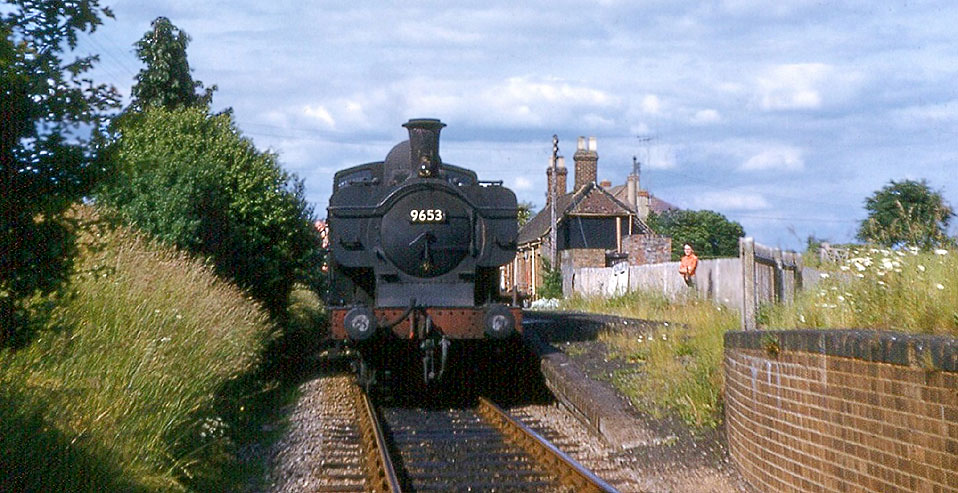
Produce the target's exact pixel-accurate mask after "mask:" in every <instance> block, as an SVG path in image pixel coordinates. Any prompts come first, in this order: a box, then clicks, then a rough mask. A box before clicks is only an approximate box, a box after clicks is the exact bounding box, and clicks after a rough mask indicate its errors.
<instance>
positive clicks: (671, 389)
mask: <svg viewBox="0 0 958 493" xmlns="http://www.w3.org/2000/svg"><path fill="white" fill-rule="evenodd" d="M562 307H563V308H565V309H571V310H581V311H588V312H593V313H607V314H614V315H620V316H625V317H633V318H640V319H645V320H656V321H662V322H663V325H662V327H661V328H660V329H658V330H656V331H654V332H652V333H650V334H647V335H640V336H637V335H635V334H634V333H633V334H628V333H620V332H607V333H602V334H600V336H599V337H600V340H602V341H603V342H605V343H606V344H607V345H608V347H609V349H610V356H611V357H615V358H622V359H625V360H627V361H630V362H635V363H642V366H641V368H640V370H639V371H638V372H621V373H618V374H616V375H615V376H614V377H613V385H615V386H616V387H617V388H618V389H619V390H620V391H621V392H622V393H624V394H625V395H627V396H629V397H630V398H631V399H632V401H633V403H635V405H636V406H637V407H638V408H639V409H643V410H645V411H646V412H649V413H650V414H652V415H655V416H661V415H663V414H664V413H667V412H675V413H677V414H678V415H679V416H680V417H681V418H682V420H683V421H684V422H685V423H686V424H688V425H689V426H691V427H693V428H698V429H701V428H710V427H715V426H717V425H718V424H719V423H720V422H721V420H722V391H723V386H724V376H723V374H722V370H721V368H722V365H721V364H722V357H723V335H724V334H725V332H727V331H729V330H735V329H737V328H738V325H739V315H738V313H737V312H735V311H730V310H728V309H727V308H725V307H723V306H720V305H715V304H712V303H711V302H709V301H706V300H702V299H699V298H696V297H688V298H685V299H682V300H680V301H671V300H669V299H668V298H667V297H666V296H664V295H662V294H659V293H651V292H633V293H628V294H625V295H623V296H617V297H614V298H608V299H603V298H573V299H570V300H566V301H565V302H563V304H562Z"/></svg>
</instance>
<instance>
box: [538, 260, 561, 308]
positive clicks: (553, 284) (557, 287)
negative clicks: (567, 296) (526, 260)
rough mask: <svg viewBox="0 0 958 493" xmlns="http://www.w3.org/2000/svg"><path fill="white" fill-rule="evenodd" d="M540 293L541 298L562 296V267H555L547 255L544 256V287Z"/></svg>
mask: <svg viewBox="0 0 958 493" xmlns="http://www.w3.org/2000/svg"><path fill="white" fill-rule="evenodd" d="M538 294H539V297H540V298H555V299H561V298H562V269H560V268H558V267H557V268H555V269H553V268H552V263H551V262H549V259H547V258H545V257H542V287H540V288H539V293H538Z"/></svg>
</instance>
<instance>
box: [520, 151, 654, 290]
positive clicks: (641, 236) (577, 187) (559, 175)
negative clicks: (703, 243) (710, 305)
mask: <svg viewBox="0 0 958 493" xmlns="http://www.w3.org/2000/svg"><path fill="white" fill-rule="evenodd" d="M573 160H574V162H575V182H574V184H573V187H572V191H571V192H568V191H567V186H566V177H567V176H568V170H567V169H566V167H565V159H564V158H562V157H559V158H558V159H557V160H556V163H555V166H552V164H553V163H552V162H551V159H550V163H549V166H548V167H547V168H546V178H547V179H546V182H547V185H546V186H547V189H546V206H545V207H543V209H542V210H541V211H539V213H538V214H536V215H535V216H534V217H533V218H532V219H530V220H529V222H528V223H526V224H525V225H524V226H523V227H522V228H521V229H520V230H519V237H518V241H517V253H516V258H515V260H513V262H512V263H511V264H508V265H506V266H504V267H503V269H502V288H503V290H506V291H513V290H515V291H516V292H517V293H518V294H521V295H522V296H531V297H535V296H536V293H537V291H538V290H539V288H540V287H541V286H542V279H543V274H544V273H545V266H546V265H548V264H549V263H550V262H549V261H550V260H551V257H552V248H551V237H552V234H551V232H552V207H551V205H552V201H551V200H552V199H551V194H550V193H549V189H550V188H551V187H552V185H553V180H555V187H556V199H555V217H556V256H557V257H558V263H559V267H561V269H562V270H563V272H568V271H571V270H572V269H575V268H578V267H608V266H612V265H614V264H617V263H621V262H627V263H628V264H631V265H642V264H647V263H657V262H667V261H669V259H670V252H671V246H672V243H671V238H668V237H663V236H659V235H656V234H655V233H654V232H653V231H652V230H651V229H650V228H649V226H648V225H647V224H646V223H645V221H644V218H643V212H644V216H646V217H647V216H648V204H649V203H650V202H649V201H648V194H647V193H646V194H645V195H644V197H645V198H646V199H645V202H642V201H641V198H642V197H643V196H642V195H640V194H639V193H638V192H639V188H638V177H637V176H636V177H634V180H632V177H630V180H632V181H630V182H629V183H634V186H632V185H628V186H625V187H624V188H625V190H626V191H625V192H624V195H625V200H623V199H622V198H620V197H617V196H616V195H615V194H614V193H613V192H612V191H611V190H612V187H610V186H608V185H609V184H608V183H607V182H604V183H603V184H602V185H600V184H599V183H597V182H596V176H597V172H598V161H599V155H598V152H597V151H596V140H595V137H590V138H589V139H588V141H587V140H586V139H585V137H579V141H578V145H577V149H576V152H575V155H574V156H573ZM553 169H554V170H555V171H554V172H553ZM553 174H555V176H553ZM604 185H605V186H604ZM630 197H631V199H630ZM643 203H644V204H646V205H645V206H643V205H642V204H643ZM643 207H644V209H643Z"/></svg>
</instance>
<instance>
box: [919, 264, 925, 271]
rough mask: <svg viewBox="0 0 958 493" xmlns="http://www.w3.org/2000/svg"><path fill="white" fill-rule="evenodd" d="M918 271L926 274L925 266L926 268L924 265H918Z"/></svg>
mask: <svg viewBox="0 0 958 493" xmlns="http://www.w3.org/2000/svg"><path fill="white" fill-rule="evenodd" d="M918 270H919V271H921V272H925V266H924V265H921V264H918Z"/></svg>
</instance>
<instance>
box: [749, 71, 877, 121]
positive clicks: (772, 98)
mask: <svg viewBox="0 0 958 493" xmlns="http://www.w3.org/2000/svg"><path fill="white" fill-rule="evenodd" d="M863 79H864V77H863V76H862V75H861V74H859V73H858V72H856V71H854V70H847V69H843V68H840V67H836V66H834V65H828V64H824V63H795V64H784V65H776V66H774V67H772V68H770V69H767V70H766V71H765V72H764V73H763V74H762V75H760V76H758V78H757V80H756V81H755V86H754V94H753V97H752V99H753V104H754V105H755V106H757V107H758V108H760V109H762V110H765V111H781V110H818V109H823V108H825V107H826V106H828V105H830V104H837V103H841V102H844V101H846V100H849V99H852V98H854V97H855V96H856V95H857V94H858V93H859V92H860V89H861V87H862V83H863Z"/></svg>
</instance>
